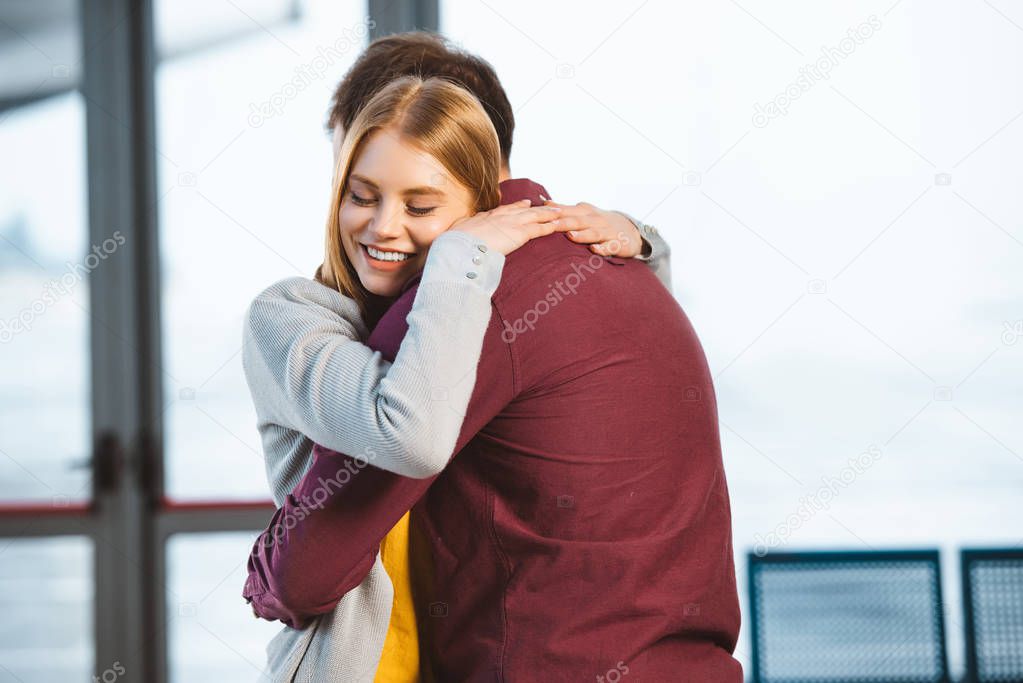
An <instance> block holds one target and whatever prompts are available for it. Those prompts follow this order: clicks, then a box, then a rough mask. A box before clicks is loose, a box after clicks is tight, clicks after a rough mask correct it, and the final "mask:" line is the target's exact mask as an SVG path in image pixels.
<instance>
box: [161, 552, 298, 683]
mask: <svg viewBox="0 0 1023 683" xmlns="http://www.w3.org/2000/svg"><path fill="white" fill-rule="evenodd" d="M255 538H256V535H255V534H254V533H253V534H246V533H218V534H202V535H194V534H188V535H180V536H174V537H172V538H171V539H170V540H169V541H167V577H168V580H167V615H168V626H167V632H168V638H169V643H168V652H169V662H170V674H171V681H222V682H223V683H230V682H231V681H246V682H247V681H253V680H256V678H258V677H259V674H261V673H262V672H263V669H264V667H265V665H266V645H267V643H269V642H270V640H271V639H272V638H273V637H274V636H275V635H277V633H278V632H279V631H280V630H281V629H282V628H284V625H283V624H281V623H280V622H269V621H264V620H262V619H256V618H254V617H253V616H252V610H251V608H250V607H249V606H248V604H247V603H246V602H245V600H244V599H243V598H242V586H243V585H244V584H245V577H246V571H245V562H246V559H247V558H248V554H249V551H250V550H251V549H252V543H253V542H254V541H255Z"/></svg>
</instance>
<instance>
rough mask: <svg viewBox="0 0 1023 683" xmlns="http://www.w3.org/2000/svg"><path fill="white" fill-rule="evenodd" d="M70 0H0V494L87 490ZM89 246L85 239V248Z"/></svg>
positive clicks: (101, 247)
mask: <svg viewBox="0 0 1023 683" xmlns="http://www.w3.org/2000/svg"><path fill="white" fill-rule="evenodd" d="M75 7H76V4H75V3H73V2H63V3H61V2H56V3H54V2H51V3H39V4H33V3H15V4H12V3H4V4H3V5H2V6H0V292H2V293H3V295H2V296H0V377H2V378H3V381H2V382H0V501H3V502H11V501H32V502H34V503H40V502H44V503H51V504H53V505H56V506H61V505H67V504H68V503H70V502H73V501H75V502H80V501H82V500H83V499H86V498H88V496H89V482H90V477H89V472H88V469H87V468H85V467H83V464H84V461H85V459H86V458H87V457H88V456H89V413H88V411H89V391H88V384H87V379H88V376H87V373H88V368H89V365H88V353H89V347H88V344H89V337H88V334H89V333H88V328H89V283H88V274H89V273H90V272H91V271H92V270H93V269H95V268H101V267H102V265H103V260H104V259H106V258H109V257H111V255H112V254H113V252H114V251H116V249H117V247H118V246H119V245H116V244H113V243H110V244H98V245H87V244H86V241H87V235H88V231H87V216H86V187H85V108H84V106H83V104H82V99H81V97H80V96H79V95H78V94H77V92H75V91H74V90H73V88H74V87H75V85H76V79H77V75H78V73H79V65H78V64H77V62H78V52H79V48H78V32H77V28H76V27H77V26H78V22H77V17H76V16H75V14H74V9H75ZM93 246H95V249H93Z"/></svg>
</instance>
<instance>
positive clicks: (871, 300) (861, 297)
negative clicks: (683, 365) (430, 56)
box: [440, 0, 1023, 675]
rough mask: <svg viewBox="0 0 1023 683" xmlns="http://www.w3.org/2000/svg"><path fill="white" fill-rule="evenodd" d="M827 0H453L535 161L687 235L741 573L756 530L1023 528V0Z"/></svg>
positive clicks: (846, 540)
mask: <svg viewBox="0 0 1023 683" xmlns="http://www.w3.org/2000/svg"><path fill="white" fill-rule="evenodd" d="M994 4H997V3H994ZM813 7H814V11H812V12H804V11H799V10H796V9H795V6H794V5H784V4H781V5H780V4H777V3H744V2H738V3H735V2H732V3H728V2H726V3H695V2H678V3H654V2H644V1H643V0H625V1H624V2H618V3H611V4H608V6H607V8H606V11H605V9H604V8H603V7H602V9H601V11H600V12H592V11H587V9H586V8H585V7H584V6H583V4H582V3H578V2H577V3H552V2H544V1H542V0H522V2H516V3H507V4H501V5H500V6H498V5H497V4H495V3H485V2H476V1H474V0H472V1H471V0H442V2H441V7H440V10H441V11H440V16H441V19H442V26H441V29H442V30H443V32H444V33H445V35H447V36H448V37H449V38H451V39H452V40H454V41H456V42H458V43H460V44H462V45H463V46H464V47H465V48H466V49H468V50H471V51H473V52H475V53H477V54H480V55H482V56H483V57H485V58H486V59H487V60H489V61H490V62H491V63H492V64H493V65H494V67H495V69H496V71H497V74H498V75H499V77H500V78H501V80H502V82H503V83H504V86H505V89H506V90H507V92H508V96H509V99H510V101H511V105H512V107H513V109H514V110H515V123H516V130H515V149H514V150H513V153H512V158H511V170H512V174H513V175H529V176H531V177H534V179H535V180H538V181H540V182H542V183H543V184H544V185H545V186H546V187H547V189H548V190H550V191H551V193H552V194H553V197H554V198H555V199H558V200H560V201H563V202H578V201H589V202H593V203H594V204H597V205H598V206H601V207H604V208H615V209H623V210H625V211H627V212H629V213H632V214H633V215H635V216H636V217H637V218H641V219H643V220H644V221H646V222H648V223H652V224H654V225H655V226H657V227H658V229H659V230H660V231H661V233H662V235H664V236H665V239H666V240H667V241H668V242H669V244H670V245H671V251H672V261H673V268H672V274H673V277H674V279H675V282H674V285H675V288H674V292H675V296H676V298H677V299H678V300H679V302H680V303H681V305H682V307H683V308H684V309H685V311H686V314H687V315H688V316H689V318H690V320H691V321H692V323H693V327H694V328H695V330H696V331H697V333H698V334H699V336H700V339H701V342H702V344H703V347H704V350H705V351H706V355H707V360H708V363H709V366H710V370H711V373H712V374H713V376H714V380H715V389H716V395H717V401H718V410H719V416H720V420H721V424H720V430H721V446H722V452H723V455H724V462H725V467H726V469H727V473H728V489H729V493H730V495H731V500H732V522H733V531H734V534H733V535H734V546H735V552H736V566H737V567H738V568H739V571H738V572H737V573H738V574H739V578H740V583H741V582H742V581H743V577H742V574H743V572H742V568H743V567H744V566H745V559H744V555H745V553H746V552H748V551H750V550H758V551H782V550H796V549H800V548H807V547H815V548H835V547H840V548H847V549H868V548H882V547H893V546H894V547H902V546H910V547H920V546H936V547H941V548H942V549H943V550H944V551H946V553H947V554H946V555H945V559H946V560H949V559H951V558H954V554H952V553H954V552H955V550H956V549H957V548H958V547H962V546H965V545H971V546H975V545H984V544H991V545H1003V544H1004V545H1009V546H1014V545H1016V544H1018V543H1019V542H1020V525H1019V521H1018V519H1019V514H1013V512H1014V511H1015V510H1018V509H1019V507H1020V491H1021V482H1023V463H1021V459H1023V420H1020V413H1021V406H1023V401H1021V396H1023V394H1021V392H1020V389H1019V383H1020V378H1021V377H1023V343H1020V339H1021V338H1023V310H1021V306H1020V302H1021V301H1023V277H1020V273H1021V266H1023V229H1021V222H1020V216H1021V215H1023V194H1021V193H1020V192H1019V189H1018V188H1019V187H1020V185H1021V184H1023V170H1021V167H1020V165H1019V164H1018V163H1017V159H1018V154H1017V152H1018V150H1019V149H1020V148H1021V146H1023V118H1021V117H1020V112H1021V110H1023V90H1021V89H1020V88H1019V87H1018V86H1013V87H1010V88H1008V89H1007V88H1006V87H1005V84H1006V83H1017V84H1018V83H1019V77H1018V74H1017V73H1016V72H1017V71H1018V69H1015V66H1016V65H1018V64H1020V63H1023V41H1021V40H1019V38H1020V33H1019V28H1020V25H1021V22H1023V12H1021V8H1020V7H1019V5H1018V3H1017V4H1005V5H1003V6H1002V9H1005V8H1006V7H1009V8H1011V11H1010V10H1005V12H1004V13H1002V12H1001V11H1000V12H992V11H991V7H990V6H986V5H984V4H979V5H976V6H974V5H972V4H971V5H962V4H959V5H947V6H942V8H941V9H940V10H939V9H938V8H937V5H927V6H924V5H923V4H917V5H913V4H912V3H906V2H901V3H896V2H892V3H888V4H886V5H884V6H883V7H881V8H879V9H878V10H876V14H874V11H875V10H868V9H866V8H864V7H863V6H857V7H853V6H851V5H847V4H846V5H841V4H834V3H817V4H815V5H813ZM932 10H933V11H932ZM581 14H585V17H586V20H585V21H584V22H580V21H579V16H580V15H581ZM538 17H542V19H540V20H538ZM564 26H572V27H573V30H571V31H565V30H563V28H562V27H564ZM497 35H500V36H501V39H500V40H495V39H494V36H497ZM851 36H854V37H855V40H853V38H852V37H851ZM945 36H955V38H954V43H955V44H954V47H953V48H952V49H950V48H949V45H948V41H947V40H946V39H945ZM832 66H834V71H831V70H830V69H831V67H832ZM1013 520H1016V521H1013ZM949 565H950V563H949V562H946V567H945V568H946V569H948V570H949V571H945V572H944V573H943V579H945V581H946V584H945V596H946V599H947V601H948V614H949V615H950V616H949V621H948V640H949V652H950V658H951V660H952V661H951V664H952V667H953V674H954V675H955V674H957V673H958V672H961V670H962V661H961V660H962V658H961V653H962V651H963V647H962V640H961V634H962V628H961V624H960V623H959V622H960V621H961V617H959V616H958V615H961V613H962V612H961V610H960V607H959V603H958V593H959V591H958V590H957V587H956V584H955V581H956V572H955V570H954V565H953V566H952V567H950V566H949ZM744 594H745V592H744V590H743V586H741V585H740V595H744ZM743 622H744V629H745V627H746V624H747V622H748V620H747V619H743ZM748 649H749V633H748V630H744V632H743V634H742V635H741V636H740V641H739V652H738V656H739V657H740V659H741V661H742V662H743V664H744V665H745V666H746V670H747V671H749V660H748V658H747V655H748Z"/></svg>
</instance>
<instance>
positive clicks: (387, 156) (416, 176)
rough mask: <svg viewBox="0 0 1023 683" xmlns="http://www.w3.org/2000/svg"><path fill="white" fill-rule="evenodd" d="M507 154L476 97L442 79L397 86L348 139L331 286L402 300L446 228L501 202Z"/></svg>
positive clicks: (334, 207) (334, 223)
mask: <svg viewBox="0 0 1023 683" xmlns="http://www.w3.org/2000/svg"><path fill="white" fill-rule="evenodd" d="M500 158H501V156H500V145H499V143H498V140H497V133H496V132H495V131H494V127H493V124H492V123H491V122H490V118H489V117H488V116H487V115H486V112H485V111H484V110H483V107H482V106H481V105H480V103H479V101H478V100H476V98H475V97H473V96H472V95H471V94H470V93H468V92H467V91H465V90H464V89H462V88H460V87H458V86H456V85H454V84H452V83H450V82H448V81H445V80H441V79H435V78H434V79H426V80H425V81H424V80H422V79H417V78H403V79H399V80H396V81H394V82H393V83H391V84H390V85H389V86H387V87H386V88H385V89H384V90H382V91H381V92H380V93H378V94H377V95H376V96H375V97H374V98H373V99H372V100H371V101H370V103H369V104H367V105H366V107H365V108H364V109H363V110H362V111H361V112H360V113H359V115H358V116H357V117H356V119H355V121H354V122H353V123H352V126H351V128H350V129H349V130H348V131H347V134H346V135H345V139H344V141H343V143H342V145H341V151H340V153H339V155H338V166H337V172H336V174H335V185H334V189H333V196H332V202H331V210H330V214H329V217H328V221H327V240H326V242H327V254H326V258H325V260H324V268H323V270H322V272H321V276H322V280H323V282H324V283H325V284H327V285H329V286H331V287H333V288H335V289H337V290H338V291H339V292H341V293H342V294H345V295H347V296H351V297H352V298H354V299H355V300H356V301H359V302H360V304H362V305H364V302H365V300H366V294H367V293H370V294H374V295H377V296H384V297H393V296H397V295H398V294H399V293H400V292H401V289H402V287H403V286H404V284H405V283H406V282H407V281H408V280H409V279H410V278H411V277H412V276H413V275H415V274H416V273H417V272H419V271H420V270H421V269H422V268H423V265H424V262H425V261H424V260H425V257H426V253H427V251H428V250H429V247H430V245H431V244H432V243H433V241H434V240H435V239H436V238H437V237H438V236H439V235H440V234H441V233H442V232H444V231H445V230H447V229H449V228H450V227H451V226H452V225H453V224H454V223H455V222H456V221H458V220H459V219H462V218H465V217H467V216H470V215H472V214H475V213H476V212H478V211H486V210H488V209H492V208H494V207H495V206H497V204H498V202H499V201H500V193H499V191H498V188H497V185H498V175H499V171H500ZM469 188H473V190H470V189H469ZM371 248H372V249H373V252H372V253H371V252H370V249H371ZM390 254H399V256H392V255H390Z"/></svg>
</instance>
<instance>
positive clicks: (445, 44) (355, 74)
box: [327, 31, 515, 164]
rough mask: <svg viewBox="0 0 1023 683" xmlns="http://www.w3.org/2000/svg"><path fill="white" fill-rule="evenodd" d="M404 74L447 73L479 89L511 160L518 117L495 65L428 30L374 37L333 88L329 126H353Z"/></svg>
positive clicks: (471, 89) (445, 75) (442, 75)
mask: <svg viewBox="0 0 1023 683" xmlns="http://www.w3.org/2000/svg"><path fill="white" fill-rule="evenodd" d="M401 76H421V77H423V78H432V77H439V78H446V79H448V80H450V81H453V82H455V83H457V84H459V85H461V86H462V87H463V88H465V89H466V90H468V91H469V92H471V93H472V94H473V95H475V96H476V99H478V100H479V101H480V103H481V104H482V105H483V109H484V110H485V111H486V112H487V114H488V115H489V116H490V120H491V121H492V122H493V124H494V129H495V130H496V131H497V139H498V142H499V143H500V145H501V161H502V162H504V163H505V164H507V163H508V160H509V159H510V158H511V146H512V132H513V131H514V130H515V117H514V115H513V113H512V108H511V104H510V103H509V102H508V95H506V94H505V92H504V88H503V87H501V81H499V80H498V78H497V73H496V72H495V71H494V67H492V66H490V64H489V63H488V62H487V61H486V60H484V59H481V58H479V57H477V56H476V55H473V54H470V53H468V52H466V51H465V50H462V49H461V48H458V47H456V46H454V45H452V44H451V43H450V42H449V41H448V40H447V39H446V38H444V37H443V36H441V35H438V34H436V33H430V32H428V31H410V32H408V33H397V34H394V35H390V36H384V37H383V38H377V39H376V40H374V41H373V42H372V43H370V45H369V47H367V48H366V50H365V51H364V52H363V53H362V54H361V55H360V56H359V58H358V59H357V60H355V64H353V65H352V68H351V69H349V70H348V73H347V74H345V77H344V78H343V79H342V80H341V82H340V83H339V84H338V86H337V89H336V90H335V91H334V99H333V100H332V101H331V105H330V115H329V116H328V118H327V130H329V131H333V130H334V129H335V128H337V127H338V126H341V127H342V128H343V129H344V130H348V129H349V128H351V126H352V121H354V120H355V116H356V115H357V114H358V113H359V111H360V110H361V109H362V108H363V106H365V104H366V103H367V102H369V100H370V98H372V97H373V94H374V93H376V91H377V90H379V89H380V88H381V87H383V86H384V85H386V84H388V83H390V82H391V81H392V80H394V79H395V78H399V77H401Z"/></svg>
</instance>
